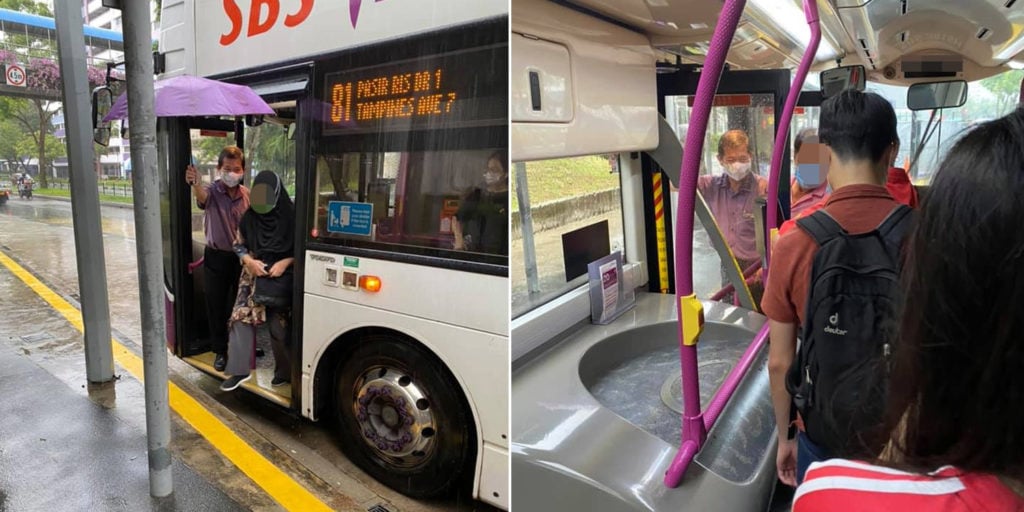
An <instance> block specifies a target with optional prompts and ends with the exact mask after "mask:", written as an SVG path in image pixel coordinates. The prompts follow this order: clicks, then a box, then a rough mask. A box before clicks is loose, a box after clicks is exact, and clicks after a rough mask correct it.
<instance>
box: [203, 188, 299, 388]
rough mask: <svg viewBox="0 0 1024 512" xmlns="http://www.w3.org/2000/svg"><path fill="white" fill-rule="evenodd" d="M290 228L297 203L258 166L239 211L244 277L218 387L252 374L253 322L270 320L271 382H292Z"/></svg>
mask: <svg viewBox="0 0 1024 512" xmlns="http://www.w3.org/2000/svg"><path fill="white" fill-rule="evenodd" d="M294 227H295V208H294V206H293V205H292V200H291V198H289V197H288V192H287V191H286V190H285V189H284V185H283V184H282V183H281V178H280V177H278V175H277V174H275V173H274V172H273V171H261V172H260V173H259V174H257V175H256V179H255V180H253V184H252V188H251V189H250V192H249V210H247V211H246V212H245V215H243V216H242V221H241V222H240V223H239V226H238V234H237V236H236V238H235V253H237V254H238V256H239V258H240V259H241V261H242V276H241V278H240V279H239V283H238V297H237V298H236V299H235V308H234V310H233V311H232V313H231V319H230V320H229V321H228V331H229V334H228V364H227V367H226V368H225V371H224V373H226V374H227V375H228V379H227V380H225V381H224V383H223V384H222V385H221V387H220V388H221V389H222V390H224V391H232V390H234V389H236V388H238V386H240V385H241V384H242V382H245V381H247V380H249V379H250V378H251V376H252V370H253V369H254V368H255V367H256V358H255V348H256V327H257V326H259V325H260V324H263V323H268V319H269V324H270V325H269V327H270V338H271V346H272V347H273V350H274V379H273V381H271V384H272V385H274V386H279V385H282V384H286V383H289V382H290V381H291V364H290V363H289V361H290V358H289V354H288V345H289V341H290V340H289V333H290V331H289V327H288V318H289V316H290V314H291V307H290V305H286V304H290V299H291V283H292V268H291V267H292V263H293V262H294V260H295V258H294V257H293V254H294V245H295V232H294ZM257 278H258V279H257ZM271 295H273V296H277V297H276V300H271V301H268V300H267V299H266V297H267V296H271ZM272 298H273V297H272ZM268 304H269V305H268Z"/></svg>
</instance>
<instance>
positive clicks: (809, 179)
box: [794, 164, 825, 190]
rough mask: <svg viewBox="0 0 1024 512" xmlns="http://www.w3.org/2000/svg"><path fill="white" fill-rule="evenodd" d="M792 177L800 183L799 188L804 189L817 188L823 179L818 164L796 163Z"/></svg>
mask: <svg viewBox="0 0 1024 512" xmlns="http://www.w3.org/2000/svg"><path fill="white" fill-rule="evenodd" d="M794 177H795V178H796V182H797V183H799V184H800V188H802V189H804V190H810V189H812V188H817V187H818V186H820V185H821V183H822V182H823V181H825V179H824V176H822V175H821V166H820V165H818V164H799V165H797V166H796V175H795V176H794Z"/></svg>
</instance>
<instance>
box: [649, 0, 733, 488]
mask: <svg viewBox="0 0 1024 512" xmlns="http://www.w3.org/2000/svg"><path fill="white" fill-rule="evenodd" d="M746 3H747V2H746V0H725V5H723V6H722V13H721V14H720V15H719V16H718V23H717V25H716V26H715V34H714V36H713V37H712V38H711V47H710V49H709V50H708V55H707V58H705V59H704V69H703V70H702V71H701V74H700V80H699V81H698V82H697V95H696V99H695V101H694V104H693V111H692V112H691V113H690V127H689V129H688V130H687V132H686V145H685V147H684V149H683V163H682V167H681V168H680V170H679V213H677V214H676V219H677V222H676V248H675V260H676V261H675V264H676V279H675V281H676V282H675V285H676V305H677V307H679V308H680V310H679V311H678V315H679V339H680V340H684V339H686V338H685V336H684V333H683V311H681V308H682V306H681V304H682V299H683V297H687V296H689V295H691V294H693V215H694V212H693V208H694V201H695V198H696V195H697V174H698V173H699V170H700V157H701V154H702V153H703V150H704V133H705V132H706V131H707V128H708V117H709V116H710V115H711V105H712V103H713V102H714V99H715V90H716V89H718V81H719V79H721V77H722V68H723V67H724V65H725V56H726V54H727V53H728V52H729V46H730V44H731V43H732V37H733V34H734V33H735V32H736V26H737V25H738V24H739V22H740V16H741V15H742V14H743V7H744V6H745V5H746ZM679 345H680V347H679V361H680V366H681V367H682V372H683V377H682V379H683V382H682V386H683V432H682V439H681V443H680V446H679V451H678V452H677V453H676V455H675V457H674V458H673V459H672V463H671V464H670V465H669V468H668V470H667V471H665V485H666V486H668V487H676V486H678V485H679V482H680V481H682V479H683V472H684V471H686V468H687V466H689V465H690V461H691V460H692V459H693V456H694V455H695V454H696V453H697V450H699V449H700V446H701V445H702V444H703V443H704V439H705V438H706V437H707V430H706V429H705V428H704V418H703V416H702V415H701V412H700V391H699V389H700V388H699V387H698V386H699V384H698V380H697V347H696V346H694V345H684V344H683V343H682V341H680V344H679Z"/></svg>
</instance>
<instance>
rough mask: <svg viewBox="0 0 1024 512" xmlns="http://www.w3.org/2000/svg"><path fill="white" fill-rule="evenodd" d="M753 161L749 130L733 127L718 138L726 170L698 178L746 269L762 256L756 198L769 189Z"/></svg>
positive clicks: (734, 252) (699, 186)
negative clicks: (757, 237) (757, 235)
mask: <svg viewBox="0 0 1024 512" xmlns="http://www.w3.org/2000/svg"><path fill="white" fill-rule="evenodd" d="M750 162H751V153H750V140H749V139H748V138H747V134H746V133H744V132H743V130H729V131H727V132H725V133H724V134H722V138H721V139H719V140H718V163H719V164H720V165H721V166H722V169H723V171H724V172H723V174H720V175H717V176H714V175H705V176H701V177H700V178H698V180H697V190H698V191H700V193H701V196H703V197H704V200H705V201H707V203H708V207H709V208H710V209H711V213H712V215H714V216H715V221H716V222H717V223H718V227H719V229H721V230H722V235H724V236H725V241H726V242H728V244H729V248H730V249H731V250H732V254H733V256H734V257H735V258H736V261H737V263H739V265H740V269H742V270H746V269H747V268H749V267H750V266H752V265H754V264H755V263H757V261H758V260H759V259H760V257H759V255H758V253H757V245H756V240H755V237H754V208H755V203H754V200H755V199H757V198H758V197H764V196H765V194H766V193H767V191H768V180H766V179H764V178H763V177H761V176H758V175H757V174H754V173H752V172H751V163H750ZM723 283H725V280H724V274H723Z"/></svg>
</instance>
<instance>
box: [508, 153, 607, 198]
mask: <svg viewBox="0 0 1024 512" xmlns="http://www.w3.org/2000/svg"><path fill="white" fill-rule="evenodd" d="M510 178H511V181H512V187H513V189H515V186H516V184H515V172H513V173H512V175H511V177H510ZM526 181H527V183H528V185H529V186H528V188H529V193H530V204H531V205H534V206H536V205H538V204H541V203H544V202H547V201H553V200H555V199H565V198H568V197H576V196H582V195H586V194H589V193H592V192H598V191H601V190H608V189H610V188H619V174H618V173H613V172H611V165H609V163H608V158H607V157H605V156H600V155H594V156H584V157H577V158H560V159H557V160H539V161H535V162H526ZM511 201H512V211H519V201H518V198H517V197H516V196H515V194H513V195H512V199H511Z"/></svg>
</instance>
